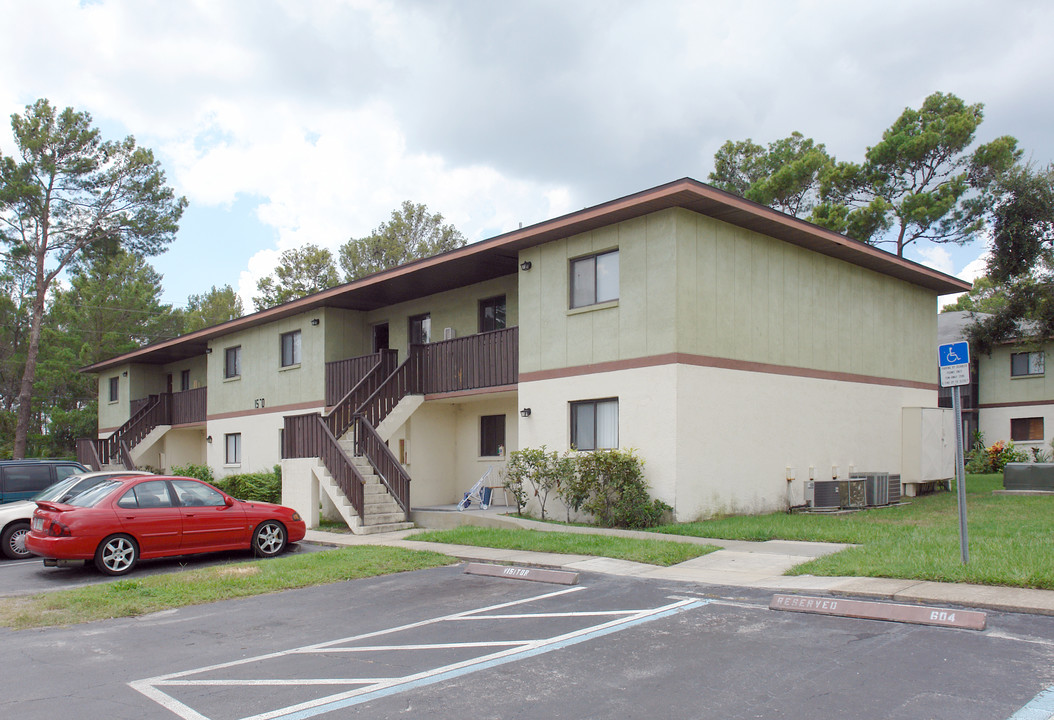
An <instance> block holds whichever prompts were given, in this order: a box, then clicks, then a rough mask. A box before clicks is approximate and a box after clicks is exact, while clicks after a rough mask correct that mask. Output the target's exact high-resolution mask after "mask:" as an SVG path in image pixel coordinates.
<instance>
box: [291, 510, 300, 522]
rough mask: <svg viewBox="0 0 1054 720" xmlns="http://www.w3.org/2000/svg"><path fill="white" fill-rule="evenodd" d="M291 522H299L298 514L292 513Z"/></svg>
mask: <svg viewBox="0 0 1054 720" xmlns="http://www.w3.org/2000/svg"><path fill="white" fill-rule="evenodd" d="M293 522H300V513H298V512H295V513H293Z"/></svg>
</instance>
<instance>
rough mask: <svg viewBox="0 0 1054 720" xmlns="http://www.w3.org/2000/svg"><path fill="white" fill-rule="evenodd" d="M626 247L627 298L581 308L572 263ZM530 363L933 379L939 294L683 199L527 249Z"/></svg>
mask: <svg viewBox="0 0 1054 720" xmlns="http://www.w3.org/2000/svg"><path fill="white" fill-rule="evenodd" d="M614 248H618V249H619V273H620V282H619V299H618V301H617V302H615V303H606V304H602V305H600V306H597V307H587V308H578V309H569V303H568V294H569V282H570V281H569V275H570V273H569V262H570V260H571V259H573V258H575V257H579V256H582V255H587V254H591V253H597V252H602V251H604V250H611V249H614ZM521 258H522V259H524V260H529V261H531V263H532V269H531V270H530V271H528V272H521V273H520V303H521V306H522V307H523V309H524V310H523V312H522V315H523V319H522V320H521V322H520V372H521V373H530V372H534V371H542V370H552V369H559V368H565V367H575V366H580V365H588V364H593V363H601V362H610V361H617V360H627V359H634V358H642V357H648V356H654V355H661V354H665V353H673V352H678V353H687V354H694V355H699V356H706V357H717V358H727V359H733V360H741V361H749V362H759V363H767V364H773V365H778V366H787V367H799V368H808V369H813V370H820V371H827V372H841V373H852V374H858V375H868V376H875V377H883V378H897V379H903V380H909V381H914V382H924V383H933V372H934V370H933V365H934V362H933V341H934V338H935V337H936V328H937V319H936V313H935V312H934V308H935V307H936V296H935V294H934V293H933V292H932V291H929V290H925V289H923V288H918V287H915V286H913V285H910V284H908V283H905V282H903V281H900V280H896V279H894V278H890V277H887V276H884V275H880V274H878V273H875V272H872V271H870V270H865V269H863V268H860V267H858V266H855V265H851V264H849V263H846V262H842V261H840V260H835V259H832V258H829V257H826V256H824V255H819V254H817V253H814V252H810V251H808V250H804V249H802V248H799V247H796V246H794V245H790V244H788V243H785V242H782V241H779V240H775V239H773V238H770V237H767V236H764V235H760V234H758V233H754V232H751V231H749V230H744V229H741V228H737V227H734V226H732V225H729V224H727V223H723V222H721V221H719V220H716V219H714V218H710V217H707V216H703V215H699V214H697V213H694V212H691V211H688V210H683V209H671V210H664V211H661V212H657V213H653V214H651V215H646V216H644V217H641V218H637V219H634V220H630V221H626V222H622V223H619V224H617V225H613V226H609V227H606V228H602V229H600V230H596V231H593V232H589V233H584V234H581V235H575V236H573V237H569V238H566V239H563V240H557V241H554V242H551V243H547V244H545V245H543V246H540V247H537V248H532V249H530V250H526V251H524V252H523V253H521Z"/></svg>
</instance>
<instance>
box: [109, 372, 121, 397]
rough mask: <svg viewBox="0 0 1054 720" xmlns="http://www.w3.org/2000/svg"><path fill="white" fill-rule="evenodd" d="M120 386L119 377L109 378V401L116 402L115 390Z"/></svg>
mask: <svg viewBox="0 0 1054 720" xmlns="http://www.w3.org/2000/svg"><path fill="white" fill-rule="evenodd" d="M120 386H121V378H115V377H112V378H110V402H117V390H118V388H120Z"/></svg>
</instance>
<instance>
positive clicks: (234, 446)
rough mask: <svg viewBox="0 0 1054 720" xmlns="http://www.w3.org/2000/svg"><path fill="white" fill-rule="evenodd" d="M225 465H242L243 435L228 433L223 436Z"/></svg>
mask: <svg viewBox="0 0 1054 720" xmlns="http://www.w3.org/2000/svg"><path fill="white" fill-rule="evenodd" d="M223 464H224V465H241V464H242V434H241V433H226V434H225V435H224V436H223Z"/></svg>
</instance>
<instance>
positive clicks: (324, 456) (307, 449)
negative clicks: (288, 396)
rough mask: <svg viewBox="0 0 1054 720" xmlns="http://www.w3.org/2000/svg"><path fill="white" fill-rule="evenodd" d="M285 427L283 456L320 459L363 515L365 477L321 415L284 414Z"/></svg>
mask: <svg viewBox="0 0 1054 720" xmlns="http://www.w3.org/2000/svg"><path fill="white" fill-rule="evenodd" d="M284 427H285V431H284V432H283V433H282V457H283V458H319V459H320V460H322V464H323V465H324V466H325V467H326V469H327V470H328V471H329V474H330V475H332V476H333V480H334V481H336V483H337V486H338V487H339V488H340V490H341V492H343V493H344V495H345V497H347V498H348V500H349V501H351V506H352V507H353V508H355V512H356V513H358V516H359V517H360V518H365V510H366V505H365V502H364V500H363V492H362V485H363V483H364V482H365V480H364V479H363V477H362V474H361V473H360V472H359V471H358V469H357V468H356V467H355V463H353V462H352V461H351V458H349V457H348V455H347V453H345V452H344V448H342V447H341V446H340V443H339V442H337V438H336V436H334V435H333V433H332V432H331V431H330V429H329V426H328V425H327V424H326V423H325V421H324V420H323V419H322V416H321V415H320V414H319V413H307V414H304V415H286V416H285V425H284Z"/></svg>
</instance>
